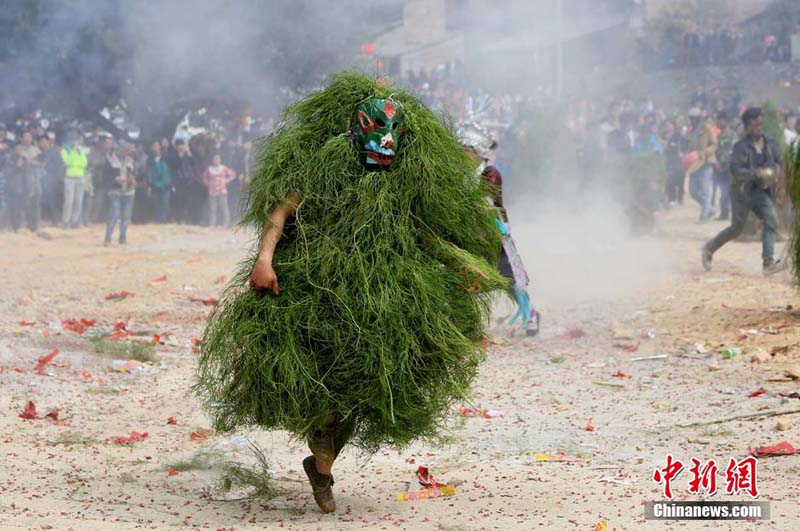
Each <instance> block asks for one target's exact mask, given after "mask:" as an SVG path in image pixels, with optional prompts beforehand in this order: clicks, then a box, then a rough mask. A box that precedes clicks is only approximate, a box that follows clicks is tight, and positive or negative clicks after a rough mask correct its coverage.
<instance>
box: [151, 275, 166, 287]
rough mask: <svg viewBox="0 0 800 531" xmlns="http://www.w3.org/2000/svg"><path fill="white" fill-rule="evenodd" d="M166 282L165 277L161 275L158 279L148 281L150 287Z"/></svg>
mask: <svg viewBox="0 0 800 531" xmlns="http://www.w3.org/2000/svg"><path fill="white" fill-rule="evenodd" d="M166 282H167V275H161V276H160V277H158V278H154V279H153V280H151V281H150V286H158V285H159V284H164V283H166Z"/></svg>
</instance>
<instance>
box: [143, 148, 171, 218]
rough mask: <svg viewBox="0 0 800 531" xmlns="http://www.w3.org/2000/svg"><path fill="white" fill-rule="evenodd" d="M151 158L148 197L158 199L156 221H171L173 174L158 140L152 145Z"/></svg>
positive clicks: (149, 162) (148, 164)
mask: <svg viewBox="0 0 800 531" xmlns="http://www.w3.org/2000/svg"><path fill="white" fill-rule="evenodd" d="M151 149H152V151H151V156H150V158H149V159H147V185H148V188H147V192H148V194H147V195H151V194H152V195H154V196H155V199H156V221H158V222H159V223H166V222H167V221H169V211H170V202H171V198H172V191H173V187H172V172H171V171H170V169H169V165H167V161H166V160H165V156H164V154H163V153H162V146H161V143H160V142H159V141H158V140H156V141H155V142H153V145H152V148H151Z"/></svg>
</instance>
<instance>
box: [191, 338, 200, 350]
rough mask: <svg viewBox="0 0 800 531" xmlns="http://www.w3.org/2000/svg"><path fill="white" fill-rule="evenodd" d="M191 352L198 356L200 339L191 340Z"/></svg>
mask: <svg viewBox="0 0 800 531" xmlns="http://www.w3.org/2000/svg"><path fill="white" fill-rule="evenodd" d="M192 352H193V353H194V354H200V339H199V338H196V337H193V338H192Z"/></svg>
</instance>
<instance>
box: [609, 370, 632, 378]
mask: <svg viewBox="0 0 800 531" xmlns="http://www.w3.org/2000/svg"><path fill="white" fill-rule="evenodd" d="M611 376H613V377H614V378H633V376H631V375H630V374H628V373H627V372H622V371H617V372H615V373H614V374H612V375H611Z"/></svg>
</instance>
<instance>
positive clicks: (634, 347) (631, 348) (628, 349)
mask: <svg viewBox="0 0 800 531" xmlns="http://www.w3.org/2000/svg"><path fill="white" fill-rule="evenodd" d="M637 350H639V343H636V344H633V345H628V346H626V347H625V352H636V351H637Z"/></svg>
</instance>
